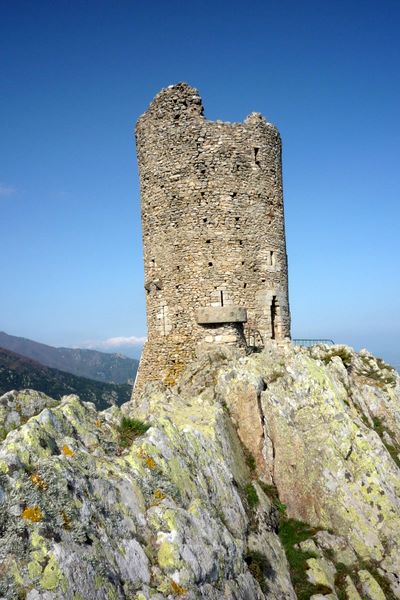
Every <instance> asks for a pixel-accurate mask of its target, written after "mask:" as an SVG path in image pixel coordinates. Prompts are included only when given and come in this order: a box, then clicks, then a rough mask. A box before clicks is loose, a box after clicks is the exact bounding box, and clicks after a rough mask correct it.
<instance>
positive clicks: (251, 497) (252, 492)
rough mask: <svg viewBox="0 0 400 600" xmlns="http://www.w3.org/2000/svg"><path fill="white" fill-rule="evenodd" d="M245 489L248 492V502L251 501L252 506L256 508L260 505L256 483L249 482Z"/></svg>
mask: <svg viewBox="0 0 400 600" xmlns="http://www.w3.org/2000/svg"><path fill="white" fill-rule="evenodd" d="M244 491H245V493H246V498H247V502H248V503H249V506H250V508H255V507H256V506H258V504H259V503H260V500H259V497H258V495H257V492H256V489H255V487H254V485H253V484H252V483H248V484H247V485H246V487H245V488H244Z"/></svg>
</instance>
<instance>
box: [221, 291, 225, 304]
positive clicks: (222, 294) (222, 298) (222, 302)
mask: <svg viewBox="0 0 400 600" xmlns="http://www.w3.org/2000/svg"><path fill="white" fill-rule="evenodd" d="M220 297H221V306H223V305H224V292H223V291H222V290H221V291H220Z"/></svg>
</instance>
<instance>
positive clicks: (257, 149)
mask: <svg viewBox="0 0 400 600" xmlns="http://www.w3.org/2000/svg"><path fill="white" fill-rule="evenodd" d="M259 150H260V148H254V162H255V163H256V165H257V167H259V166H260V161H259V160H257V156H258V151H259Z"/></svg>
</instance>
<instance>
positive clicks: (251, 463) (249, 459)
mask: <svg viewBox="0 0 400 600" xmlns="http://www.w3.org/2000/svg"><path fill="white" fill-rule="evenodd" d="M244 459H245V461H246V465H247V466H248V467H249V469H250V471H251V472H252V473H254V471H255V470H256V467H257V463H256V459H255V458H254V456H253V455H252V453H251V452H250V451H249V450H247V448H245V451H244Z"/></svg>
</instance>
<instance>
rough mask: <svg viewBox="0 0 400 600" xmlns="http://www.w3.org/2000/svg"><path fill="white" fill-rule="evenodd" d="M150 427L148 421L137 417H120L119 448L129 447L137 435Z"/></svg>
mask: <svg viewBox="0 0 400 600" xmlns="http://www.w3.org/2000/svg"><path fill="white" fill-rule="evenodd" d="M149 428H150V425H149V424H148V423H144V422H143V421H139V420H138V419H130V418H129V417H122V419H121V423H120V425H119V427H118V434H119V444H120V446H121V448H129V446H131V445H132V442H133V440H134V439H135V438H137V437H138V436H139V435H143V434H144V433H146V431H147V430H148V429H149Z"/></svg>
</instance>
